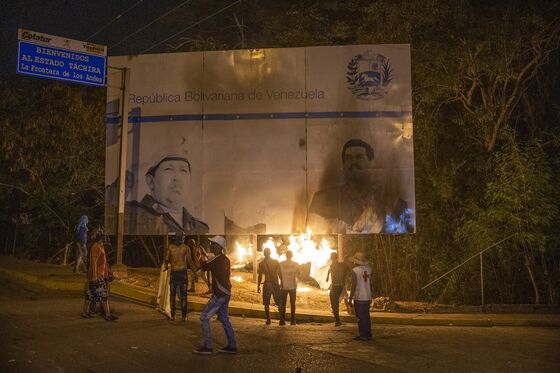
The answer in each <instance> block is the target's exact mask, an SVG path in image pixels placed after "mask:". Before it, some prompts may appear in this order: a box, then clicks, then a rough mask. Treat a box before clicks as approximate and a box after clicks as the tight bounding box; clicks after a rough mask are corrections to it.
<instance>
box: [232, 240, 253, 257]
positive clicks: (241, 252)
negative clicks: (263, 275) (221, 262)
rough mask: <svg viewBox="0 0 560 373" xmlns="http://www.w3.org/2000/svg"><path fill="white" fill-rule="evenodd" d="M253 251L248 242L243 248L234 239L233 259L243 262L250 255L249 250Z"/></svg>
mask: <svg viewBox="0 0 560 373" xmlns="http://www.w3.org/2000/svg"><path fill="white" fill-rule="evenodd" d="M252 251H253V248H252V245H251V244H249V247H248V248H245V247H243V246H241V245H240V244H239V242H237V241H235V261H237V262H243V261H245V260H248V259H249V258H250V257H251V252H252Z"/></svg>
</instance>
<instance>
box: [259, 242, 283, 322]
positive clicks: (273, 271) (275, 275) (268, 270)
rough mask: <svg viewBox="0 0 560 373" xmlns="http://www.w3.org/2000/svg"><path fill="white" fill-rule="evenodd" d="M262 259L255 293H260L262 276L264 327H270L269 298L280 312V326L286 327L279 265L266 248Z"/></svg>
mask: <svg viewBox="0 0 560 373" xmlns="http://www.w3.org/2000/svg"><path fill="white" fill-rule="evenodd" d="M263 254H264V259H263V260H262V261H261V262H260V263H259V269H258V274H259V278H258V281H257V292H258V293H260V292H261V281H262V276H263V275H264V285H263V305H264V313H265V314H266V325H270V297H271V296H273V297H274V303H276V305H277V306H278V309H279V310H280V312H279V314H280V323H279V324H280V325H286V322H285V321H284V312H282V309H283V308H282V307H283V303H282V296H281V291H280V282H279V281H280V280H281V277H280V276H281V274H280V263H278V261H277V260H275V259H272V258H271V257H270V249H269V248H268V247H267V248H265V249H264V251H263Z"/></svg>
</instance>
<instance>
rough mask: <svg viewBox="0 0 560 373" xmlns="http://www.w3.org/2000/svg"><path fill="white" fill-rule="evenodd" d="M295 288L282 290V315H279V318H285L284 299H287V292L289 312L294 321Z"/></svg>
mask: <svg viewBox="0 0 560 373" xmlns="http://www.w3.org/2000/svg"><path fill="white" fill-rule="evenodd" d="M296 291H297V290H296V289H292V290H282V308H281V312H282V313H283V316H282V317H281V319H285V318H286V305H287V304H286V301H287V300H288V294H289V295H290V312H291V314H292V315H291V316H292V317H291V320H292V321H295V320H296Z"/></svg>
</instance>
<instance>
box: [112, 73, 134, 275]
mask: <svg viewBox="0 0 560 373" xmlns="http://www.w3.org/2000/svg"><path fill="white" fill-rule="evenodd" d="M120 70H121V110H120V111H121V131H120V132H121V139H120V147H119V204H118V211H117V262H116V263H115V266H113V273H114V274H115V277H117V278H126V277H127V276H128V273H127V268H126V266H125V265H123V245H124V205H125V198H126V193H125V190H126V155H127V148H128V112H129V108H128V106H129V105H128V89H129V82H130V69H127V68H126V67H125V68H122V69H120Z"/></svg>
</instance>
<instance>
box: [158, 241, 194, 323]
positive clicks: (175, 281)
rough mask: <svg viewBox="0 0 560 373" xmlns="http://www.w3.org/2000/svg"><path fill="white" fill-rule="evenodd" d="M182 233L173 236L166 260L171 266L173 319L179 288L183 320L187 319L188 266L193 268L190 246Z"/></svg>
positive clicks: (170, 281) (170, 286)
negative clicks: (185, 241)
mask: <svg viewBox="0 0 560 373" xmlns="http://www.w3.org/2000/svg"><path fill="white" fill-rule="evenodd" d="M183 240H184V237H183V234H182V233H178V234H176V235H175V237H173V243H172V244H171V245H169V250H168V251H167V257H166V258H165V262H166V263H167V264H168V265H169V267H170V268H171V274H170V276H169V302H170V307H171V321H175V297H176V295H177V290H179V299H180V300H181V320H182V321H185V320H186V319H187V284H188V281H189V278H188V274H187V268H193V267H194V265H193V263H192V258H191V253H190V248H189V247H188V246H187V245H185V244H184V243H183Z"/></svg>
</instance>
